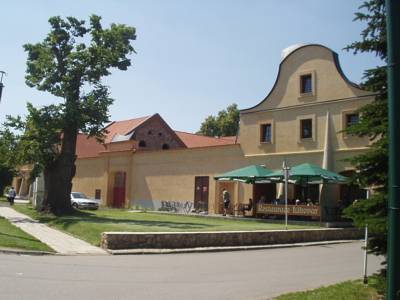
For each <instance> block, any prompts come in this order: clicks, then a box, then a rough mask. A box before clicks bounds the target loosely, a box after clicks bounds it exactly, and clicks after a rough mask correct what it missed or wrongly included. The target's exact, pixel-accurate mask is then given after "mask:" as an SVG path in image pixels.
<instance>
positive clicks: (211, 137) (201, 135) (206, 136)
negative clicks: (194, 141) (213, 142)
mask: <svg viewBox="0 0 400 300" xmlns="http://www.w3.org/2000/svg"><path fill="white" fill-rule="evenodd" d="M174 131H175V132H180V133H186V134H191V135H195V136H199V137H205V138H210V139H220V137H215V136H208V135H203V134H197V133H191V132H187V131H181V130H174Z"/></svg>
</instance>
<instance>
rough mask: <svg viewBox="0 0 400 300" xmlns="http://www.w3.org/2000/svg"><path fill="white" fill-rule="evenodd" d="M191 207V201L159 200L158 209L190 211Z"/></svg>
mask: <svg viewBox="0 0 400 300" xmlns="http://www.w3.org/2000/svg"><path fill="white" fill-rule="evenodd" d="M192 208H193V202H189V201H186V202H183V201H161V207H160V208H159V209H158V210H161V211H171V212H184V213H186V214H188V213H190V212H191V211H192Z"/></svg>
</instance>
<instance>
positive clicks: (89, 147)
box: [76, 133, 105, 158]
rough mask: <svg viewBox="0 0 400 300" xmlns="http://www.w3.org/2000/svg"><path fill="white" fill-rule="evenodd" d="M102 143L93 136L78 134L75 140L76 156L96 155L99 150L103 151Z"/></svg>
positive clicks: (87, 156)
mask: <svg viewBox="0 0 400 300" xmlns="http://www.w3.org/2000/svg"><path fill="white" fill-rule="evenodd" d="M104 150H105V147H104V145H102V144H100V143H99V142H98V141H97V140H96V139H95V138H92V137H91V138H88V136H87V135H86V134H83V133H80V134H78V139H77V141H76V155H77V156H78V158H89V157H96V156H98V155H99V152H101V151H104Z"/></svg>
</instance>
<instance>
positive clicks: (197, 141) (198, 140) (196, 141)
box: [175, 131, 236, 148]
mask: <svg viewBox="0 0 400 300" xmlns="http://www.w3.org/2000/svg"><path fill="white" fill-rule="evenodd" d="M175 132H176V134H177V135H178V136H179V138H180V139H181V140H182V141H183V142H184V143H185V145H186V147H188V148H198V147H212V146H222V145H233V144H236V142H235V141H236V136H229V137H221V138H215V137H210V136H204V135H198V134H193V133H188V132H183V131H175Z"/></svg>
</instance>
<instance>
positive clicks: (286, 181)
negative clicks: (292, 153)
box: [283, 160, 290, 230]
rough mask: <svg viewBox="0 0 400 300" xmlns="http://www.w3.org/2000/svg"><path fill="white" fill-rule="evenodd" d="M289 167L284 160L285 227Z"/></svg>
mask: <svg viewBox="0 0 400 300" xmlns="http://www.w3.org/2000/svg"><path fill="white" fill-rule="evenodd" d="M289 169H290V168H289V167H288V166H287V165H286V160H284V161H283V173H284V176H285V229H286V230H287V229H288V204H287V202H288V180H289Z"/></svg>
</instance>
